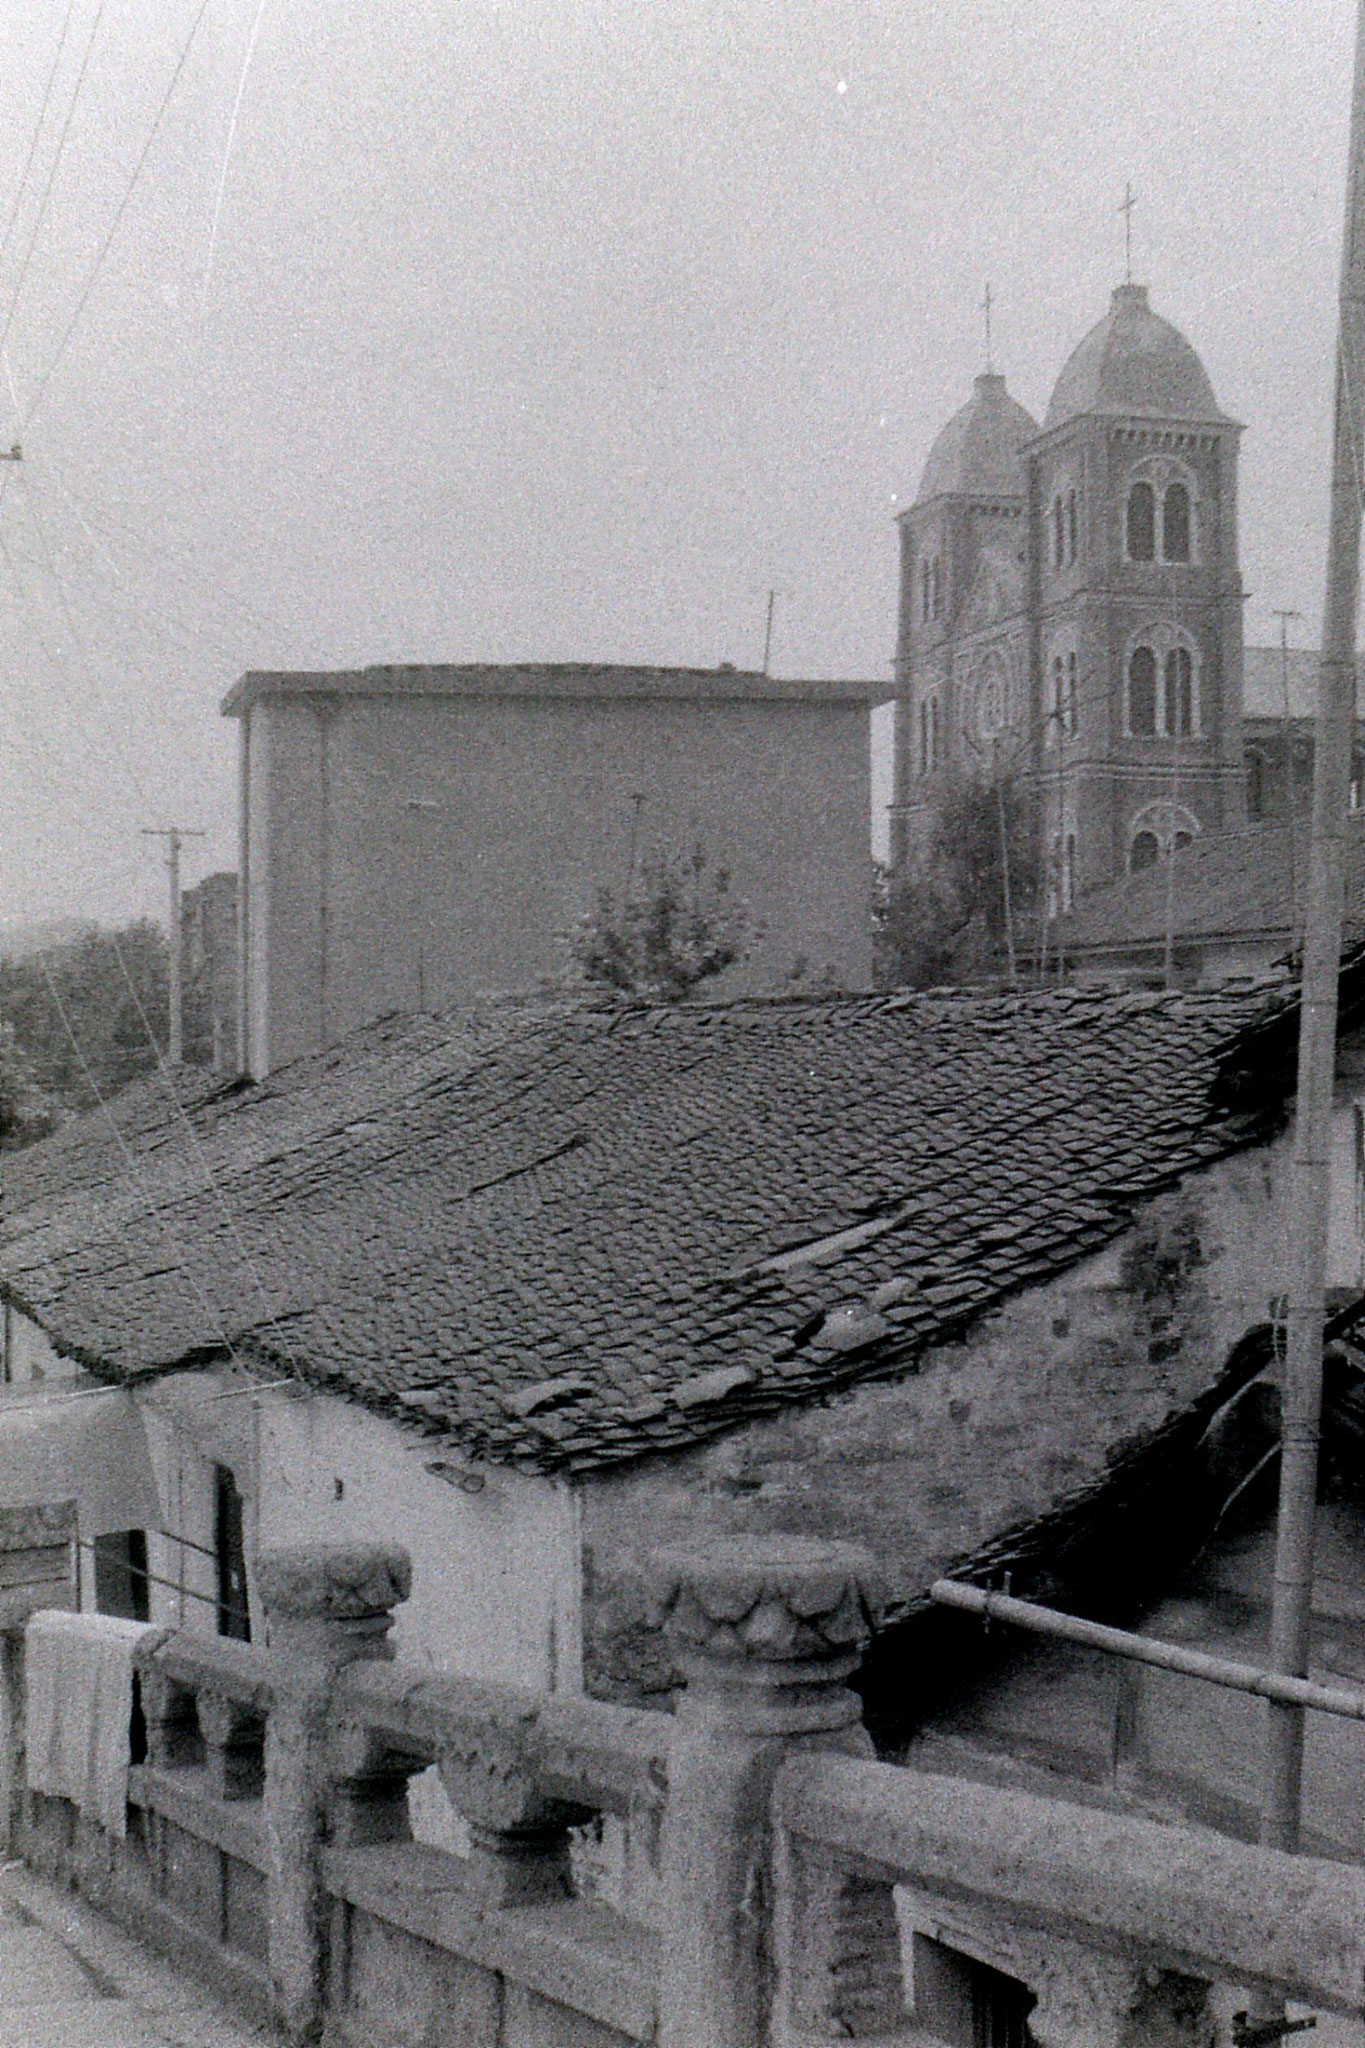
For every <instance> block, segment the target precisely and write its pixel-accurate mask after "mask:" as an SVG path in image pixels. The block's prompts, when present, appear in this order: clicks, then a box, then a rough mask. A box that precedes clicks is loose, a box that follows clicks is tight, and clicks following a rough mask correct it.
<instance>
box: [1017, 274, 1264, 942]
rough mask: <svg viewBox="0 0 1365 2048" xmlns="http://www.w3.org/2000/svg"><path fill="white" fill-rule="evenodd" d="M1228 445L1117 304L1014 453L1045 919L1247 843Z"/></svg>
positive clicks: (1128, 304)
mask: <svg viewBox="0 0 1365 2048" xmlns="http://www.w3.org/2000/svg"><path fill="white" fill-rule="evenodd" d="M1240 432H1241V429H1240V428H1239V427H1238V425H1237V424H1236V422H1235V421H1233V420H1230V419H1229V418H1228V417H1227V415H1226V414H1224V413H1223V412H1221V411H1220V410H1219V407H1218V404H1217V401H1216V399H1215V398H1214V395H1213V387H1212V385H1211V384H1210V382H1209V379H1208V376H1207V373H1206V372H1205V370H1204V367H1203V364H1202V363H1201V362H1200V360H1199V358H1198V356H1197V355H1196V354H1195V352H1194V350H1193V349H1192V348H1191V347H1190V344H1189V343H1188V342H1187V341H1186V340H1185V338H1184V336H1183V335H1182V334H1180V333H1179V332H1178V331H1177V330H1176V329H1175V328H1174V327H1172V326H1171V325H1170V323H1169V322H1168V321H1166V320H1163V319H1161V318H1160V317H1159V316H1158V315H1157V314H1155V313H1153V312H1152V310H1151V308H1150V306H1149V305H1148V303H1147V292H1146V289H1145V287H1143V286H1142V285H1136V284H1124V285H1120V286H1119V287H1118V289H1117V290H1116V291H1115V293H1114V296H1113V303H1112V305H1111V307H1110V311H1109V313H1108V315H1107V316H1106V318H1105V319H1103V320H1102V321H1101V322H1100V323H1099V325H1098V326H1097V327H1095V328H1093V329H1092V330H1091V332H1090V333H1089V334H1088V335H1087V336H1086V337H1085V339H1084V341H1082V342H1081V343H1080V345H1079V347H1078V348H1076V349H1075V351H1074V352H1073V353H1072V355H1071V357H1070V359H1069V361H1068V362H1067V364H1066V367H1065V368H1064V369H1063V371H1062V374H1061V376H1060V377H1059V378H1058V380H1057V384H1056V388H1055V389H1054V391H1053V394H1052V401H1051V404H1050V405H1049V406H1048V410H1047V417H1046V419H1045V421H1044V424H1043V431H1042V433H1041V434H1040V435H1039V436H1038V438H1037V439H1036V440H1035V441H1033V442H1032V443H1031V444H1030V446H1029V448H1028V450H1027V453H1026V461H1027V468H1028V529H1029V540H1030V562H1029V577H1030V586H1031V588H1030V611H1031V613H1032V615H1033V618H1034V620H1035V622H1036V655H1035V661H1036V670H1035V710H1036V720H1037V725H1036V742H1035V763H1036V770H1037V773H1038V776H1039V789H1040V808H1041V814H1042V829H1043V847H1044V853H1045V855H1046V856H1048V859H1047V863H1046V866H1047V871H1048V874H1049V881H1050V885H1051V890H1052V894H1053V897H1054V900H1055V902H1056V907H1057V908H1060V909H1069V908H1070V907H1071V904H1072V903H1073V901H1074V900H1075V897H1076V896H1077V895H1079V894H1084V893H1086V892H1087V891H1089V890H1091V889H1095V888H1099V887H1101V886H1103V884H1105V883H1106V882H1109V881H1112V880H1113V879H1114V878H1115V877H1116V876H1118V875H1121V874H1124V873H1128V872H1132V871H1134V870H1137V869H1141V868H1143V867H1147V866H1150V865H1151V864H1152V863H1153V862H1154V861H1156V860H1157V859H1159V858H1160V856H1161V855H1162V854H1164V853H1166V852H1167V851H1168V850H1169V849H1170V848H1171V847H1172V846H1173V845H1177V844H1180V843H1181V842H1183V841H1184V840H1186V839H1192V838H1195V837H1196V836H1198V835H1199V834H1200V833H1203V832H1216V831H1222V830H1225V829H1231V828H1233V827H1235V826H1236V825H1238V824H1240V822H1241V818H1242V807H1243V786H1244V778H1245V770H1244V765H1243V760H1242V737H1241V717H1242V590H1241V576H1240V571H1239V569H1238V562H1237V447H1238V437H1239V435H1240Z"/></svg>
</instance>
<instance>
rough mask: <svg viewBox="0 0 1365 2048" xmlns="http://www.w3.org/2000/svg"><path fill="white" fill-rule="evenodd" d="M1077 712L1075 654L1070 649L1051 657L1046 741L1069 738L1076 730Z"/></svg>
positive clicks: (1052, 741)
mask: <svg viewBox="0 0 1365 2048" xmlns="http://www.w3.org/2000/svg"><path fill="white" fill-rule="evenodd" d="M1077 723H1078V712H1077V705H1076V654H1075V650H1074V649H1072V650H1071V651H1070V652H1069V653H1066V654H1054V655H1053V657H1052V705H1051V715H1050V716H1049V718H1048V722H1047V725H1048V729H1047V741H1048V745H1049V746H1055V745H1056V744H1057V742H1058V741H1059V740H1062V739H1070V738H1071V736H1072V734H1073V733H1074V732H1075V731H1076V727H1077Z"/></svg>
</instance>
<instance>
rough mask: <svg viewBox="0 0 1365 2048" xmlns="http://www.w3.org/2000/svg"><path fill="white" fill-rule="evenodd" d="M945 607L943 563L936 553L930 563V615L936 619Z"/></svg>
mask: <svg viewBox="0 0 1365 2048" xmlns="http://www.w3.org/2000/svg"><path fill="white" fill-rule="evenodd" d="M942 609H943V564H942V561H941V560H940V558H939V556H937V555H935V556H934V559H933V561H932V562H930V564H929V616H930V618H931V619H936V618H937V617H938V615H939V613H940V612H941V611H942Z"/></svg>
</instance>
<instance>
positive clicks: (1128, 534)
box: [1123, 455, 1199, 569]
mask: <svg viewBox="0 0 1365 2048" xmlns="http://www.w3.org/2000/svg"><path fill="white" fill-rule="evenodd" d="M1198 528H1199V489H1198V485H1197V483H1196V481H1195V477H1194V473H1193V471H1192V470H1190V469H1188V468H1187V467H1186V465H1185V464H1184V463H1183V462H1177V461H1176V460H1175V459H1174V458H1173V457H1172V456H1168V455H1149V456H1146V457H1144V458H1143V460H1142V461H1141V462H1137V463H1134V465H1133V467H1132V468H1131V469H1130V470H1129V471H1128V474H1127V477H1126V479H1125V482H1124V487H1123V553H1124V559H1125V560H1126V561H1128V562H1134V563H1137V564H1139V565H1140V566H1143V567H1158V568H1182V569H1183V568H1189V567H1191V566H1194V565H1197V563H1198V560H1199V549H1198Z"/></svg>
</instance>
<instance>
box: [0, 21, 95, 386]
mask: <svg viewBox="0 0 1365 2048" xmlns="http://www.w3.org/2000/svg"><path fill="white" fill-rule="evenodd" d="M103 19H104V0H100V4H99V6H98V7H97V8H96V10H95V19H94V20H93V22H91V24H90V35H89V38H88V40H87V42H86V45H85V55H84V56H83V57H82V58H81V68H80V70H79V71H78V72H77V74H76V83H75V86H74V87H73V89H72V93H71V98H70V100H69V101H68V103H67V109H66V115H65V118H64V119H63V121H62V132H61V134H60V135H59V136H58V137H57V148H56V151H55V153H54V155H53V158H52V162H51V163H50V164H49V165H48V167H47V181H46V183H45V184H44V186H43V196H42V198H41V199H40V200H39V201H38V211H37V213H36V214H35V215H34V219H33V231H32V233H31V234H30V235H29V238H28V247H27V249H25V251H24V257H23V261H22V263H21V264H20V265H19V275H18V277H17V278H16V279H15V282H14V291H13V294H12V295H11V298H10V302H9V311H8V312H7V313H6V315H5V324H4V327H3V328H2V329H0V349H3V348H4V346H5V343H6V342H7V341H8V340H9V336H10V329H11V327H13V325H14V316H15V314H16V312H17V311H18V310H19V298H20V295H21V293H22V292H23V289H24V282H25V280H26V278H27V277H28V271H29V265H30V263H31V262H32V261H33V252H34V250H35V249H36V248H37V246H38V236H39V234H40V233H41V232H42V226H43V222H44V220H46V218H47V207H48V201H49V200H50V199H51V197H52V188H53V186H54V185H55V184H56V182H57V172H58V169H59V168H60V166H61V161H62V155H63V152H64V151H65V149H66V138H67V135H68V134H69V133H70V130H71V122H72V118H73V117H74V115H75V112H76V104H77V102H78V100H79V99H80V96H81V87H82V86H83V85H84V84H85V74H86V72H87V71H88V70H89V68H90V57H91V53H92V52H93V50H94V47H95V37H96V36H97V35H98V34H99V26H100V23H101V21H102V20H103Z"/></svg>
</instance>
